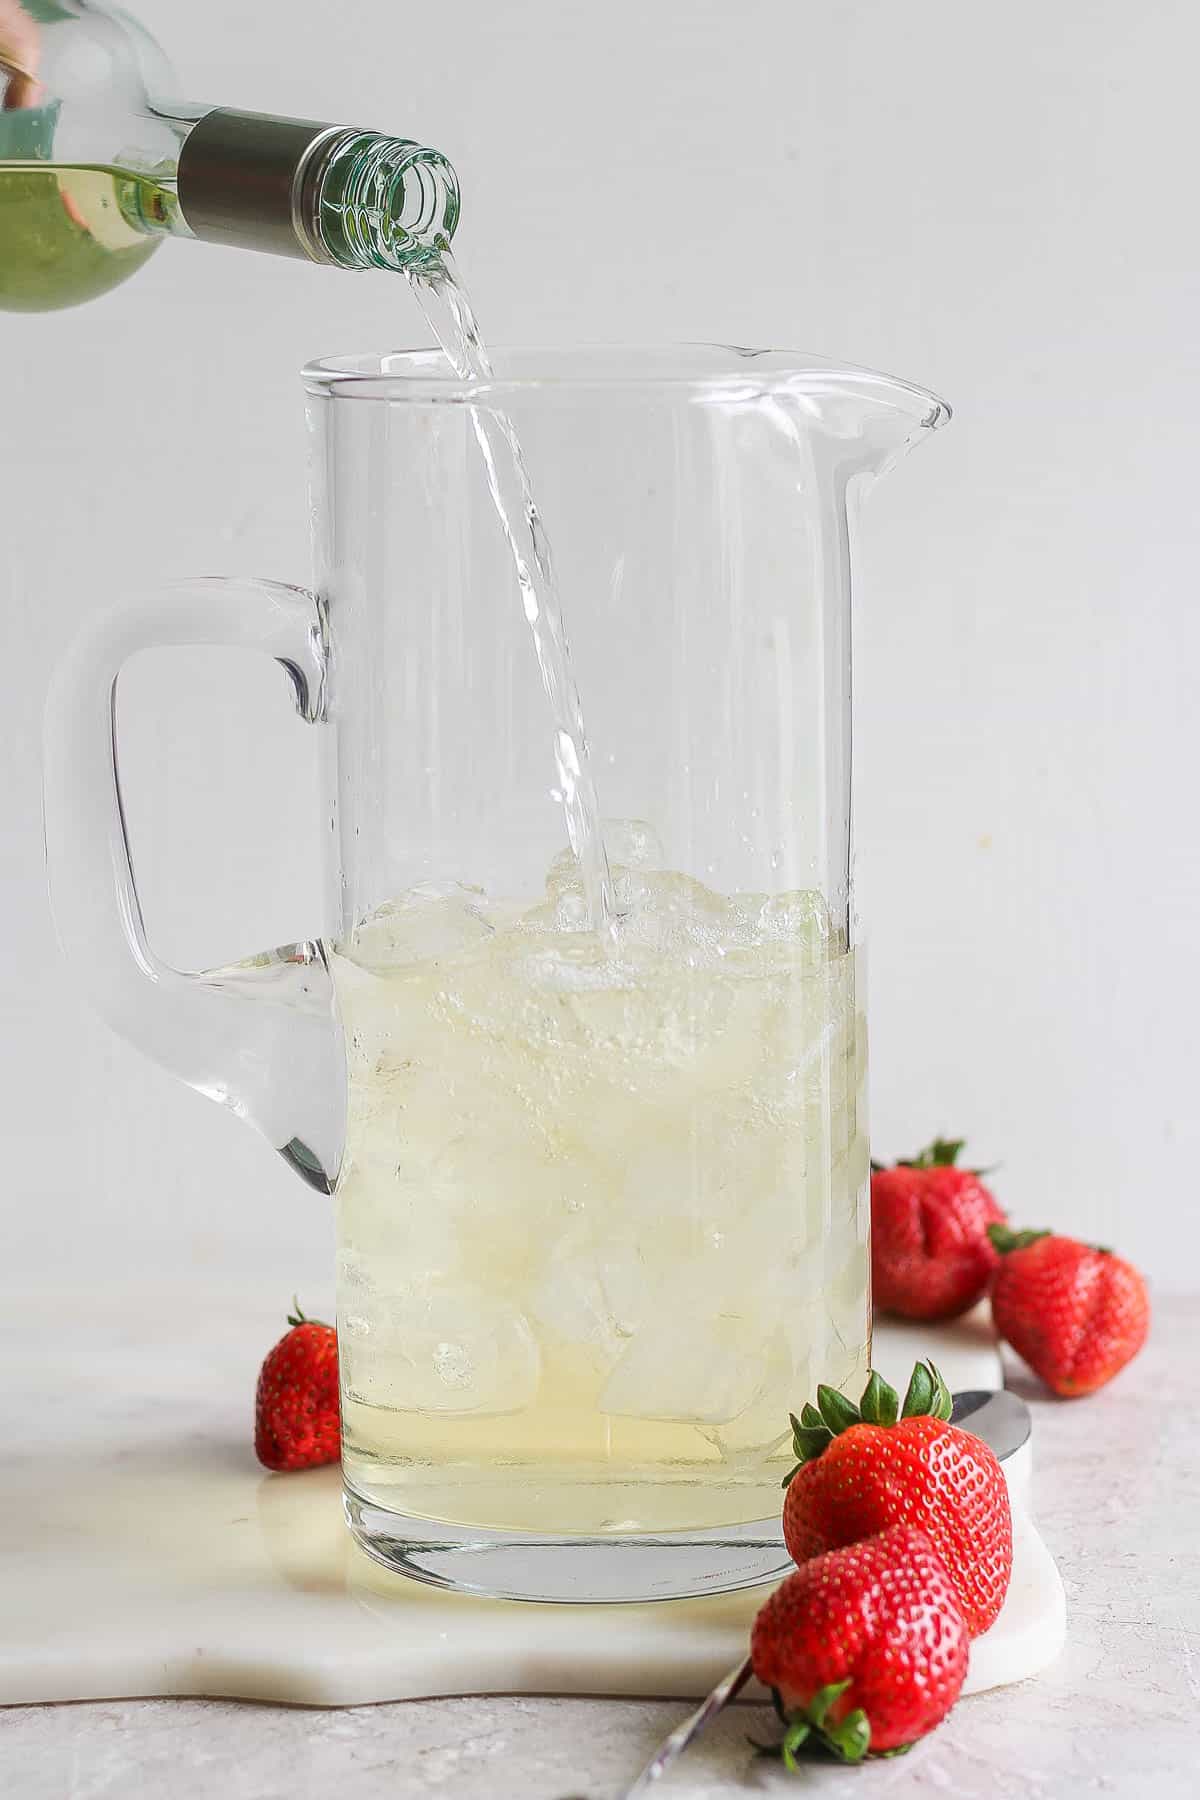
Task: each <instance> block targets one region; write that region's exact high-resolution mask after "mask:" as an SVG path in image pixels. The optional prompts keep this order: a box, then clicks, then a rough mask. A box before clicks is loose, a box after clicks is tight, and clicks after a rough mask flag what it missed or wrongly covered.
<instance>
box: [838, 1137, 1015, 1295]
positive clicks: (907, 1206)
mask: <svg viewBox="0 0 1200 1800" xmlns="http://www.w3.org/2000/svg"><path fill="white" fill-rule="evenodd" d="M961 1149H962V1142H961V1140H960V1141H958V1142H956V1143H950V1142H947V1141H946V1140H945V1139H943V1138H935V1139H934V1141H933V1143H932V1144H931V1145H930V1147H929V1149H928V1150H922V1152H921V1154H920V1156H917V1157H914V1158H913V1160H912V1161H911V1162H901V1163H897V1164H896V1165H895V1167H894V1168H891V1169H881V1168H878V1167H875V1166H873V1167H872V1173H871V1285H872V1288H873V1291H874V1296H875V1304H876V1306H878V1307H879V1308H880V1310H881V1311H883V1312H892V1313H899V1314H900V1316H901V1317H902V1318H905V1319H953V1318H955V1317H957V1315H958V1314H959V1313H964V1312H966V1311H967V1309H968V1307H971V1306H974V1304H975V1302H976V1301H977V1300H978V1299H979V1298H980V1297H981V1295H982V1294H983V1293H984V1291H985V1290H986V1288H987V1285H988V1282H989V1281H990V1280H991V1278H992V1274H993V1272H994V1270H995V1267H996V1264H997V1262H998V1260H999V1258H998V1256H997V1254H996V1251H995V1250H994V1249H993V1247H992V1245H991V1244H990V1243H989V1241H988V1234H987V1232H988V1226H989V1225H991V1224H993V1223H995V1224H1003V1222H1004V1214H1003V1212H1001V1210H1000V1208H999V1207H998V1206H997V1204H996V1201H995V1199H994V1198H993V1196H992V1195H991V1194H990V1193H989V1192H988V1190H987V1188H985V1187H984V1185H983V1183H982V1181H980V1179H979V1175H978V1172H977V1171H976V1170H974V1169H958V1168H955V1166H954V1165H955V1162H956V1160H957V1158H958V1154H959V1151H960V1150H961Z"/></svg>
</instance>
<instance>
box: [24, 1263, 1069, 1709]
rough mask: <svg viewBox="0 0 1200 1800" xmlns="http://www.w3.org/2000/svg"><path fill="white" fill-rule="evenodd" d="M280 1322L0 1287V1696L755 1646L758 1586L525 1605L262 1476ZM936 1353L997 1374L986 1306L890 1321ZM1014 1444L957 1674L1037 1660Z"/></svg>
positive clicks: (559, 1662)
mask: <svg viewBox="0 0 1200 1800" xmlns="http://www.w3.org/2000/svg"><path fill="white" fill-rule="evenodd" d="M279 1329H280V1322H279V1320H278V1319H277V1318H276V1316H275V1314H274V1312H273V1311H272V1310H271V1308H270V1306H269V1303H268V1302H267V1301H266V1300H265V1299H264V1298H263V1297H262V1296H261V1295H259V1296H248V1295H243V1296H236V1295H235V1296H231V1295H229V1294H228V1293H223V1294H221V1295H219V1296H217V1295H214V1294H213V1293H212V1292H211V1291H200V1290H182V1291H177V1292H174V1293H170V1294H164V1293H162V1292H161V1291H160V1292H158V1293H156V1294H155V1295H154V1296H153V1297H147V1296H146V1295H144V1294H138V1293H137V1292H136V1291H132V1290H131V1291H129V1292H126V1293H122V1294H117V1293H114V1292H113V1291H112V1290H111V1289H109V1290H107V1291H106V1292H104V1293H103V1294H102V1295H95V1294H93V1295H85V1294H78V1295H64V1294H62V1293H55V1294H50V1293H41V1294H30V1293H28V1292H26V1293H24V1294H21V1295H10V1296H7V1297H3V1298H0V1356H3V1359H4V1368H5V1374H6V1377H7V1380H6V1384H5V1385H6V1390H7V1393H8V1396H9V1399H10V1409H9V1410H11V1402H12V1401H13V1400H14V1399H16V1400H17V1401H18V1403H19V1415H20V1420H21V1429H20V1430H19V1431H14V1430H13V1428H12V1421H11V1420H10V1423H9V1426H8V1431H7V1436H6V1454H5V1462H6V1468H5V1475H4V1479H3V1482H2V1483H0V1595H2V1596H3V1605H2V1606H0V1704H6V1705H13V1704H18V1703H28V1702H34V1701H51V1700H82V1699H112V1698H117V1697H126V1696H131V1695H152V1694H189V1695H229V1696H236V1697H244V1698H247V1699H257V1700H274V1701H290V1702H293V1703H297V1704H308V1705H320V1706H347V1705H354V1704H357V1703H360V1702H365V1701H378V1700H397V1699H408V1698H415V1697H419V1696H431V1695H442V1694H462V1693H491V1692H508V1693H514V1692H516V1693H557V1694H571V1693H574V1694H647V1695H651V1694H653V1695H663V1696H680V1697H692V1696H698V1695H700V1694H702V1693H704V1692H706V1691H707V1689H708V1688H709V1687H710V1686H711V1685H712V1683H713V1682H714V1681H715V1680H716V1679H717V1678H718V1677H719V1676H720V1675H721V1674H722V1673H723V1672H724V1671H725V1670H726V1669H727V1668H728V1667H729V1666H730V1665H731V1664H732V1663H734V1662H735V1661H736V1660H737V1659H738V1657H739V1656H740V1655H742V1654H743V1653H744V1650H745V1644H746V1637H747V1632H748V1628H749V1624H750V1620H751V1619H752V1617H753V1615H754V1612H755V1610H756V1608H757V1606H758V1605H759V1604H760V1603H761V1599H762V1590H761V1589H759V1590H750V1591H748V1592H743V1593H739V1594H731V1595H725V1596H722V1597H720V1598H718V1599H712V1600H702V1601H676V1602H668V1603H660V1604H657V1605H652V1606H603V1607H574V1606H530V1605H516V1604H512V1603H509V1602H503V1601H486V1600H477V1599H470V1598H466V1597H463V1596H459V1595H453V1594H444V1593H440V1592H438V1591H436V1590H434V1589H431V1588H427V1587H422V1586H419V1585H418V1584H417V1583H415V1582H411V1581H407V1580H405V1579H403V1578H402V1577H399V1576H393V1575H391V1574H390V1573H389V1572H388V1571H386V1570H384V1569H382V1568H380V1567H378V1566H377V1565H376V1564H374V1563H373V1562H371V1561H370V1559H369V1558H367V1557H366V1556H364V1555H363V1554H362V1553H361V1552H360V1551H359V1550H358V1549H357V1548H356V1547H355V1545H354V1544H353V1543H352V1542H351V1540H350V1538H349V1535H348V1533H347V1531H346V1529H345V1526H344V1524H343V1522H342V1515H341V1505H340V1492H339V1484H338V1473H337V1471H336V1469H320V1470H313V1471H310V1472H308V1473H306V1474H300V1475H266V1474H264V1472H263V1471H262V1470H261V1469H260V1468H259V1467H258V1465H257V1463H256V1462H255V1460H254V1455H253V1450H252V1447H251V1412H252V1396H253V1386H254V1378H255V1373H256V1370H257V1366H258V1362H259V1360H260V1358H261V1355H262V1353H263V1351H264V1349H265V1348H266V1347H267V1346H269V1344H270V1343H271V1342H272V1341H273V1338H274V1336H275V1335H277V1333H278V1331H279ZM922 1354H932V1355H933V1356H934V1358H935V1360H936V1361H938V1363H939V1364H940V1366H941V1368H942V1370H943V1373H944V1374H945V1376H946V1378H947V1380H948V1381H949V1383H950V1385H951V1387H953V1388H964V1387H996V1386H999V1385H1000V1384H1001V1380H1002V1376H1001V1371H1000V1361H999V1357H998V1355H997V1353H996V1348H995V1345H994V1344H993V1343H992V1341H991V1339H990V1336H989V1334H988V1332H987V1328H986V1325H985V1324H984V1323H983V1322H982V1321H981V1320H980V1319H978V1318H973V1319H970V1320H967V1321H964V1322H962V1323H961V1324H959V1325H957V1326H955V1327H952V1328H949V1329H945V1328H943V1329H941V1330H937V1331H935V1330H932V1329H929V1328H910V1327H892V1326H885V1327H884V1328H883V1329H882V1330H880V1331H879V1333H878V1334H877V1341H876V1356H875V1361H876V1366H877V1367H879V1368H881V1369H882V1371H883V1373H884V1374H885V1375H887V1376H888V1377H889V1378H890V1379H893V1380H895V1381H896V1382H898V1383H902V1382H903V1381H904V1380H905V1379H906V1378H907V1372H908V1370H909V1368H910V1367H911V1364H912V1362H913V1360H914V1359H915V1357H916V1356H918V1355H922ZM1029 1466H1030V1464H1029V1454H1028V1447H1027V1449H1026V1451H1025V1452H1022V1453H1021V1454H1020V1456H1019V1458H1016V1459H1013V1464H1012V1465H1011V1466H1010V1468H1009V1480H1010V1489H1011V1491H1012V1494H1013V1500H1014V1511H1015V1518H1016V1527H1017V1530H1016V1554H1015V1559H1014V1576H1013V1585H1012V1589H1011V1592H1010V1595H1009V1599H1008V1602H1007V1604H1006V1606H1005V1609H1004V1612H1003V1614H1002V1615H1001V1618H1000V1620H998V1621H997V1624H996V1625H995V1626H994V1627H993V1628H992V1630H991V1632H989V1633H988V1634H987V1635H986V1637H984V1638H981V1639H979V1640H977V1642H976V1643H975V1645H974V1646H973V1649H972V1657H971V1670H970V1675H969V1677H968V1684H967V1691H979V1690H981V1689H983V1688H988V1687H994V1686H998V1685H1001V1684H1002V1683H1005V1682H1010V1681H1015V1680H1019V1679H1021V1678H1022V1677H1024V1676H1026V1675H1030V1674H1033V1673H1035V1672H1036V1670H1037V1669H1039V1668H1042V1667H1044V1666H1045V1665H1046V1664H1047V1663H1048V1662H1049V1661H1051V1660H1052V1659H1053V1658H1054V1656H1056V1655H1057V1653H1058V1651H1059V1649H1060V1648H1061V1645H1062V1642H1063V1635H1064V1602H1063V1591H1062V1584H1061V1582H1060V1580H1059V1578H1058V1573H1057V1570H1056V1569H1055V1567H1054V1564H1053V1562H1052V1561H1051V1559H1050V1557H1049V1554H1048V1553H1047V1551H1046V1549H1045V1547H1044V1545H1043V1544H1042V1542H1041V1539H1040V1538H1039V1537H1038V1535H1037V1533H1036V1531H1035V1530H1034V1528H1033V1526H1032V1524H1031V1522H1030V1520H1029V1517H1028V1513H1027V1509H1026V1500H1025V1496H1026V1493H1027V1487H1028V1476H1029Z"/></svg>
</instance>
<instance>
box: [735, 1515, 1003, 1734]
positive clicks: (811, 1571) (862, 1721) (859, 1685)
mask: <svg viewBox="0 0 1200 1800" xmlns="http://www.w3.org/2000/svg"><path fill="white" fill-rule="evenodd" d="M969 1646H970V1634H969V1633H968V1631H967V1623H966V1620H965V1619H964V1618H963V1615H962V1608H961V1607H960V1605H959V1603H958V1596H957V1594H956V1593H955V1589H954V1583H953V1581H952V1580H951V1578H950V1574H949V1572H948V1570H947V1568H946V1565H945V1563H944V1562H943V1561H942V1559H941V1557H940V1556H939V1555H938V1553H937V1551H936V1550H935V1549H934V1548H933V1545H932V1544H931V1543H930V1541H929V1539H928V1538H927V1537H926V1536H925V1534H924V1533H923V1532H921V1531H916V1530H914V1529H913V1528H912V1527H911V1526H908V1525H893V1526H892V1527H891V1529H890V1530H888V1531H883V1532H880V1534H879V1535H878V1536H877V1537H872V1538H867V1539H866V1540H865V1541H864V1542H863V1543H860V1544H851V1545H849V1546H848V1547H847V1548H846V1549H844V1550H829V1551H827V1552H826V1553H825V1555H824V1556H817V1557H814V1558H813V1559H812V1561H811V1562H807V1563H805V1564H804V1566H803V1568H801V1569H797V1571H796V1573H795V1574H794V1575H789V1576H788V1578H787V1580H786V1581H785V1582H784V1583H783V1585H782V1586H781V1587H778V1588H776V1590H775V1592H774V1593H773V1594H772V1595H771V1598H770V1599H769V1600H768V1601H767V1603H766V1605H765V1606H764V1607H762V1609H761V1611H760V1612H759V1614H758V1617H757V1618H756V1619H755V1621H754V1629H753V1631H752V1632H751V1636H750V1659H751V1661H752V1663H753V1665H754V1673H755V1674H756V1675H757V1676H758V1679H759V1680H760V1681H761V1682H762V1683H763V1684H764V1686H766V1687H769V1688H771V1689H772V1690H773V1692H774V1695H775V1706H776V1710H777V1711H778V1712H779V1714H780V1716H781V1717H782V1718H783V1720H784V1723H785V1725H786V1726H787V1731H786V1733H785V1735H784V1739H783V1742H782V1744H781V1745H780V1747H779V1748H780V1751H781V1753H782V1755H783V1759H784V1762H785V1763H786V1764H787V1766H788V1768H789V1769H794V1768H795V1751H796V1749H797V1748H798V1746H799V1745H800V1744H802V1743H806V1742H810V1741H813V1740H815V1741H816V1742H818V1743H820V1744H821V1745H822V1746H823V1747H824V1748H825V1749H828V1750H831V1751H832V1752H833V1753H834V1755H835V1756H838V1757H840V1758H841V1759H842V1761H843V1762H860V1761H861V1760H862V1758H863V1757H864V1756H865V1755H866V1754H867V1752H868V1750H871V1751H875V1752H880V1751H886V1750H899V1749H901V1748H902V1747H904V1746H905V1745H908V1744H911V1743H913V1742H914V1740H915V1739H917V1738H920V1737H924V1736H925V1734H926V1733H927V1732H930V1731H932V1730H933V1728H934V1726H935V1725H939V1724H940V1723H941V1721H942V1720H943V1719H944V1718H945V1716H946V1714H947V1713H948V1712H949V1711H950V1708H951V1707H952V1706H953V1705H954V1702H955V1701H956V1700H957V1699H958V1696H959V1692H960V1690H961V1688H962V1684H963V1678H964V1676H965V1675H966V1672H967V1658H968V1654H969Z"/></svg>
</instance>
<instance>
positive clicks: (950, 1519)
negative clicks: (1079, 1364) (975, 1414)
mask: <svg viewBox="0 0 1200 1800" xmlns="http://www.w3.org/2000/svg"><path fill="white" fill-rule="evenodd" d="M899 1411H900V1405H899V1401H898V1400H897V1398H896V1392H895V1389H894V1388H890V1387H889V1386H888V1384H887V1382H886V1381H884V1380H883V1379H882V1377H881V1376H880V1375H879V1374H878V1373H876V1374H874V1375H872V1376H871V1379H870V1381H869V1382H868V1383H867V1386H866V1390H865V1391H864V1393H863V1397H862V1402H861V1405H860V1406H855V1405H854V1404H853V1403H852V1402H851V1401H849V1400H847V1399H846V1397H845V1395H844V1394H839V1393H838V1392H837V1391H836V1389H834V1388H829V1387H824V1386H822V1387H819V1388H818V1389H817V1404H816V1406H806V1407H805V1408H804V1411H803V1412H802V1413H801V1415H800V1418H799V1419H796V1418H795V1417H793V1419H792V1430H793V1433H794V1447H795V1451H796V1455H797V1456H798V1457H799V1458H800V1466H799V1467H798V1468H797V1469H795V1470H793V1472H792V1474H791V1475H789V1476H788V1478H787V1482H786V1483H785V1485H786V1487H787V1498H786V1499H785V1501H784V1503H783V1535H784V1539H785V1541H786V1543H787V1547H788V1550H789V1551H790V1552H791V1555H792V1556H793V1558H794V1559H795V1561H796V1562H798V1563H806V1562H807V1561H808V1560H809V1558H810V1557H813V1556H820V1555H822V1554H823V1553H824V1552H825V1551H826V1550H835V1549H838V1548H840V1547H841V1546H842V1545H843V1544H855V1543H858V1542H859V1541H860V1540H861V1539H863V1538H869V1537H874V1536H875V1535H876V1533H877V1532H880V1531H886V1530H887V1528H888V1526H890V1525H901V1524H903V1525H911V1526H914V1527H915V1528H916V1529H917V1530H919V1531H923V1532H924V1533H925V1535H926V1537H927V1538H928V1539H929V1541H930V1543H931V1544H932V1545H933V1547H934V1549H935V1550H936V1551H937V1552H938V1554H939V1555H940V1556H941V1558H942V1561H943V1562H944V1563H945V1565H946V1569H947V1571H948V1573H949V1576H950V1579H951V1581H952V1582H953V1583H954V1587H955V1591H956V1592H957V1594H958V1599H959V1604H960V1605H961V1607H962V1611H963V1617H964V1618H965V1619H966V1621H967V1626H968V1629H969V1630H970V1633H971V1636H972V1637H978V1636H979V1635H980V1633H981V1632H984V1631H986V1630H987V1628H988V1626H989V1625H991V1624H992V1623H993V1621H994V1620H995V1617H996V1614H997V1613H998V1612H999V1611H1000V1608H1001V1606H1002V1605H1003V1604H1004V1596H1005V1594H1006V1593H1007V1592H1008V1583H1009V1577H1010V1576H1011V1574H1012V1515H1011V1512H1010V1510H1009V1504H1008V1487H1007V1485H1006V1483H1005V1480H1004V1474H1003V1471H1002V1470H1001V1468H1000V1464H999V1463H998V1462H997V1461H996V1458H995V1455H994V1454H993V1452H992V1451H991V1450H990V1449H989V1448H988V1446H987V1445H986V1444H985V1443H984V1442H983V1440H982V1439H981V1438H977V1437H973V1436H972V1435H971V1433H970V1432H969V1431H961V1430H960V1429H959V1428H958V1426H956V1425H950V1424H948V1423H947V1421H948V1420H949V1417H950V1395H949V1392H948V1390H947V1388H946V1384H945V1382H944V1381H943V1380H942V1378H941V1376H940V1375H939V1374H938V1372H937V1370H936V1369H935V1368H934V1366H933V1364H932V1363H918V1364H917V1366H916V1368H915V1369H914V1370H913V1374H912V1380H911V1381H910V1382H909V1384H908V1392H907V1394H906V1395H905V1397H904V1408H903V1413H902V1416H901V1417H900V1418H899V1419H897V1413H898V1412H899Z"/></svg>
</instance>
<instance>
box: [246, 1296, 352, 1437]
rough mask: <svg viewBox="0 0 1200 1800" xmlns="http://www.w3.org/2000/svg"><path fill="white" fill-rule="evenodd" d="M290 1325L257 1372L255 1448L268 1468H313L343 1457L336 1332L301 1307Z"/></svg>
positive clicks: (290, 1314)
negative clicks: (308, 1317) (309, 1317)
mask: <svg viewBox="0 0 1200 1800" xmlns="http://www.w3.org/2000/svg"><path fill="white" fill-rule="evenodd" d="M288 1324H289V1325H290V1326H291V1327H292V1329H291V1330H290V1331H289V1332H288V1333H287V1336H286V1337H281V1338H280V1340H279V1342H278V1343H277V1344H276V1346H275V1348H274V1349H273V1350H272V1351H271V1352H270V1354H269V1355H268V1357H267V1360H266V1362H264V1364H263V1366H262V1369H261V1370H260V1372H259V1377H258V1392H257V1393H256V1395H255V1399H254V1450H255V1454H256V1455H257V1457H258V1460H259V1462H260V1463H263V1464H264V1465H265V1467H266V1468H268V1469H315V1468H316V1467H317V1466H318V1464H320V1463H331V1462H336V1461H337V1459H338V1457H339V1455H340V1454H341V1434H340V1430H339V1425H338V1361H337V1333H336V1332H335V1331H334V1329H333V1326H332V1325H322V1324H321V1322H320V1321H319V1320H318V1319H306V1318H305V1317H304V1314H303V1313H302V1312H301V1311H300V1308H299V1307H298V1306H297V1307H296V1311H295V1312H294V1313H289V1314H288Z"/></svg>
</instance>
